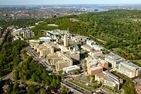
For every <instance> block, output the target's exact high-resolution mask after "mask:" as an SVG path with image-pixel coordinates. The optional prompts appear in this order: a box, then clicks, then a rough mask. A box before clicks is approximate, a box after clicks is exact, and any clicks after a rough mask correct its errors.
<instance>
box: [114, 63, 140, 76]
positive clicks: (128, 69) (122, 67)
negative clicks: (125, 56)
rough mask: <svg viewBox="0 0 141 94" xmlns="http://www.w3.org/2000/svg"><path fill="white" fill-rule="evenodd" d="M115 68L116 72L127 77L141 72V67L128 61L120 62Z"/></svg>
mask: <svg viewBox="0 0 141 94" xmlns="http://www.w3.org/2000/svg"><path fill="white" fill-rule="evenodd" d="M117 70H118V72H120V73H121V74H124V75H126V76H128V77H129V78H134V77H137V76H139V75H140V74H141V68H140V67H139V66H137V65H135V64H133V63H131V62H129V61H123V62H121V63H120V64H119V66H118V69H117Z"/></svg>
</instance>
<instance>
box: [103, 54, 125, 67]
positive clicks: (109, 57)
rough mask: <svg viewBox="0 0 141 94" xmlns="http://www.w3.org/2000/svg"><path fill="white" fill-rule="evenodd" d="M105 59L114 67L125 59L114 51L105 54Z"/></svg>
mask: <svg viewBox="0 0 141 94" xmlns="http://www.w3.org/2000/svg"><path fill="white" fill-rule="evenodd" d="M105 60H106V61H107V62H108V63H110V64H111V66H112V68H117V67H118V64H119V63H120V62H122V61H124V59H123V58H122V57H120V56H119V55H116V54H114V53H112V52H111V53H109V54H108V55H106V56H105Z"/></svg>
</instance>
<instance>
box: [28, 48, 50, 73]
mask: <svg viewBox="0 0 141 94" xmlns="http://www.w3.org/2000/svg"><path fill="white" fill-rule="evenodd" d="M26 50H27V52H28V53H29V54H30V55H31V56H32V57H33V59H34V60H35V61H37V63H38V64H41V65H42V66H43V67H44V68H46V70H49V71H52V68H51V67H50V66H49V65H48V64H47V63H46V62H43V61H42V59H40V58H39V56H38V54H37V53H36V52H35V51H34V50H33V49H32V48H31V47H27V49H26Z"/></svg>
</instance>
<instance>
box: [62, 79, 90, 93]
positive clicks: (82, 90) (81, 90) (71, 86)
mask: <svg viewBox="0 0 141 94" xmlns="http://www.w3.org/2000/svg"><path fill="white" fill-rule="evenodd" d="M62 83H63V84H65V85H66V86H68V87H70V88H72V89H74V90H77V91H79V92H81V93H82V94H92V92H90V91H87V90H85V89H82V88H80V87H78V86H76V85H73V84H71V83H68V82H66V81H62Z"/></svg>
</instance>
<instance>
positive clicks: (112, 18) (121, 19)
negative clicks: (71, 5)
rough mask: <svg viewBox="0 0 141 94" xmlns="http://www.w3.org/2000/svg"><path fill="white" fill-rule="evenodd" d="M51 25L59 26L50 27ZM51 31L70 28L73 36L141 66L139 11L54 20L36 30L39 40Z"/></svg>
mask: <svg viewBox="0 0 141 94" xmlns="http://www.w3.org/2000/svg"><path fill="white" fill-rule="evenodd" d="M70 18H71V19H70ZM72 19H73V20H72ZM48 24H57V25H58V27H51V26H48ZM52 29H69V31H70V32H72V33H77V34H81V35H86V36H89V37H91V38H93V39H94V40H96V41H97V42H98V43H99V44H100V45H102V46H104V47H105V48H107V49H110V50H112V51H114V52H115V53H117V54H119V55H121V56H122V57H124V58H126V59H129V60H131V61H133V62H135V63H136V64H138V65H140V66H141V11H139V10H111V11H107V12H97V13H87V14H81V15H79V16H74V15H73V16H65V17H60V18H52V19H47V20H45V21H44V22H43V23H40V24H39V25H37V26H36V27H35V28H33V31H34V32H35V34H36V37H39V36H41V35H42V32H41V31H42V30H52Z"/></svg>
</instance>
